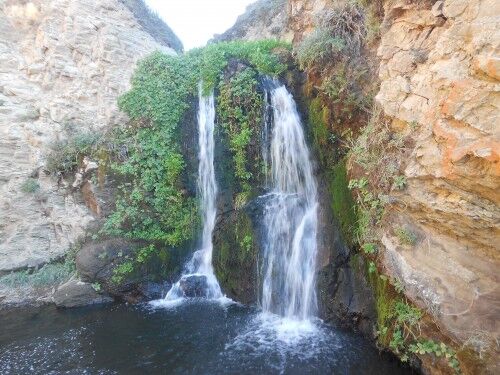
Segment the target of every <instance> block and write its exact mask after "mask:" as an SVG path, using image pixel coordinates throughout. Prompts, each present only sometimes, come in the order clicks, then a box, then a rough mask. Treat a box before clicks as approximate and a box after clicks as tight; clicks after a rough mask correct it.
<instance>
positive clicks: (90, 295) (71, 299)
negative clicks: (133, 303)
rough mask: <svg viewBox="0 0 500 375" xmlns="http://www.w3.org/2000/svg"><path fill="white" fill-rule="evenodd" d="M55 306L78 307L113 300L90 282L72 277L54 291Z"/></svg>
mask: <svg viewBox="0 0 500 375" xmlns="http://www.w3.org/2000/svg"><path fill="white" fill-rule="evenodd" d="M53 299H54V303H55V304H56V306H57V307H78V306H86V305H95V304H100V303H109V302H113V298H111V297H109V296H107V295H104V294H100V293H98V292H97V291H96V290H95V289H94V288H93V287H92V285H91V284H89V283H85V282H82V281H80V280H76V279H72V280H70V281H68V282H67V283H65V284H63V285H61V286H60V287H59V288H58V289H57V290H56V291H55V293H54V296H53Z"/></svg>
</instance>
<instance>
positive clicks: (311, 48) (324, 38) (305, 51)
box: [295, 27, 345, 69]
mask: <svg viewBox="0 0 500 375" xmlns="http://www.w3.org/2000/svg"><path fill="white" fill-rule="evenodd" d="M344 47H345V42H344V40H343V39H341V38H339V37H336V36H333V35H332V33H331V32H330V30H328V29H326V28H322V27H320V28H317V29H315V30H314V31H313V32H312V33H311V34H310V35H309V36H307V37H306V38H305V39H304V40H303V41H302V42H301V43H300V44H298V45H297V47H296V49H295V53H296V55H297V61H298V62H299V66H300V68H301V69H311V68H313V67H314V66H321V65H323V66H324V65H325V64H327V63H328V62H331V61H333V60H336V59H337V58H338V57H339V55H340V53H341V52H342V50H343V49H344Z"/></svg>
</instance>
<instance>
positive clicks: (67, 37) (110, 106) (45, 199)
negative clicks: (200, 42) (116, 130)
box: [0, 0, 174, 273]
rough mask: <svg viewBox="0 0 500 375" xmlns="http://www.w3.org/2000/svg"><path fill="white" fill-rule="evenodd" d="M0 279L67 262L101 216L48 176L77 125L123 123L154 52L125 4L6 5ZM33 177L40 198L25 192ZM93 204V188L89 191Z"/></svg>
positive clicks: (1, 15)
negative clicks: (140, 68)
mask: <svg viewBox="0 0 500 375" xmlns="http://www.w3.org/2000/svg"><path fill="white" fill-rule="evenodd" d="M0 35H1V38H0V273H5V272H9V271H11V270H16V269H22V268H26V267H36V266H39V265H41V264H44V263H46V262H49V261H51V260H53V259H56V258H58V257H61V256H62V255H64V253H65V252H66V250H67V249H68V248H69V247H70V246H71V244H72V243H74V242H75V241H76V239H77V238H78V237H79V236H81V235H82V234H83V233H84V231H85V228H86V227H87V226H88V225H89V224H90V223H91V222H92V221H93V220H94V218H95V216H97V215H98V214H99V212H96V210H97V208H96V207H94V206H95V205H94V206H93V205H91V207H90V208H91V209H93V210H94V212H92V211H91V210H89V208H87V207H86V205H85V204H84V201H83V200H82V198H81V196H80V194H68V192H67V189H65V188H64V186H61V185H60V184H58V182H57V181H56V180H55V179H54V178H53V177H50V176H48V175H46V173H45V172H44V170H43V167H44V163H45V156H46V154H47V152H48V150H49V146H50V144H51V143H53V142H54V141H55V140H58V139H61V138H62V137H64V132H63V129H65V128H66V127H68V125H71V126H73V127H76V128H78V129H80V130H91V129H99V128H102V127H105V126H110V125H115V124H120V123H123V121H125V120H126V119H125V118H124V115H123V114H121V113H120V112H119V111H118V109H117V104H116V99H117V97H118V96H119V95H120V94H121V93H123V92H125V91H126V90H127V89H128V87H129V79H130V76H131V74H132V72H133V70H134V68H135V63H136V61H137V60H138V59H139V58H141V57H143V56H145V55H146V54H148V53H150V52H152V51H153V50H156V49H161V50H163V51H166V52H167V53H174V52H173V50H172V49H170V48H168V47H164V46H162V45H160V44H159V43H157V42H156V41H155V40H154V39H153V38H152V37H151V36H150V35H149V34H148V33H146V32H145V31H144V29H143V28H142V27H141V26H140V25H139V23H138V22H137V20H136V19H135V18H134V16H133V14H132V13H131V12H130V11H129V10H128V8H126V7H125V6H124V5H123V4H122V3H121V2H120V1H118V0H102V1H93V0H33V1H13V0H1V1H0ZM29 176H33V177H35V178H36V180H37V182H38V184H39V185H40V189H39V191H38V192H36V193H35V194H27V193H23V192H22V191H21V186H22V184H23V182H24V181H26V179H27V178H28V177H29ZM86 189H87V195H88V194H89V193H90V187H89V186H87V187H86Z"/></svg>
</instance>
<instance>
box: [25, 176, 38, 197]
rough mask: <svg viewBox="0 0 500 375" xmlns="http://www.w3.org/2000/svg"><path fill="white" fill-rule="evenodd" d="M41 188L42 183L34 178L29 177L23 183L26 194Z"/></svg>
mask: <svg viewBox="0 0 500 375" xmlns="http://www.w3.org/2000/svg"><path fill="white" fill-rule="evenodd" d="M38 190H40V184H39V183H38V181H37V180H35V179H34V178H28V179H26V180H25V181H24V182H23V183H22V184H21V191H22V192H23V193H26V194H30V193H31V194H32V193H36V192H37V191H38Z"/></svg>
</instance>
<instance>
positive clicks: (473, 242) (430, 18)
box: [376, 0, 500, 343]
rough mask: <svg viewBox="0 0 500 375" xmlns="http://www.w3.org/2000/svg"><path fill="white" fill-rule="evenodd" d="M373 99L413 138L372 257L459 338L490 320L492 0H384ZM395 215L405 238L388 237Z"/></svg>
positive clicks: (498, 62) (499, 57)
mask: <svg viewBox="0 0 500 375" xmlns="http://www.w3.org/2000/svg"><path fill="white" fill-rule="evenodd" d="M378 56H379V57H380V59H381V64H380V80H381V88H380V91H379V93H378V95H377V97H376V100H377V101H378V102H379V103H380V104H381V105H382V107H383V109H384V111H385V113H386V114H387V115H389V116H391V117H392V118H393V129H394V130H396V132H398V133H401V134H411V138H412V139H413V140H414V142H415V145H414V147H413V151H412V153H411V155H410V157H409V158H408V160H404V163H405V165H406V168H405V170H404V174H405V176H406V179H407V181H408V187H407V189H405V190H403V191H402V192H401V193H400V194H399V195H398V196H397V197H396V198H397V202H398V203H397V204H396V205H395V206H394V207H393V209H392V210H391V213H390V220H389V222H388V223H387V228H386V234H385V236H384V237H383V243H384V244H385V246H386V251H385V253H384V259H383V263H384V266H385V268H386V270H387V272H388V273H389V274H390V275H393V276H395V277H397V278H398V279H400V280H401V281H402V282H403V283H404V285H405V288H406V293H407V294H408V295H409V297H411V298H412V299H413V300H414V301H416V302H417V303H418V304H420V305H421V306H422V307H425V308H426V309H427V310H428V311H429V312H431V313H432V315H433V316H434V317H435V318H436V320H437V321H438V322H439V324H440V325H441V327H442V328H443V329H444V330H445V331H447V332H448V333H449V334H451V335H452V337H454V338H455V339H457V340H458V341H459V342H461V343H463V342H465V341H466V340H468V339H470V338H471V337H475V336H477V335H478V334H484V333H485V332H487V333H488V334H489V335H491V336H492V337H493V338H496V339H498V337H499V335H500V326H499V325H498V316H499V315H500V288H499V281H500V280H499V273H498V270H499V268H500V243H499V241H498V239H499V238H500V225H499V224H500V208H499V202H500V164H499V160H500V158H499V154H500V143H499V142H500V91H499V90H500V81H499V79H500V3H499V2H498V1H495V0H445V1H420V2H418V1H412V2H410V1H386V3H385V19H384V24H383V31H382V39H381V44H380V47H379V49H378ZM402 225H405V226H407V228H409V230H411V231H413V232H414V233H415V234H416V235H417V241H416V244H415V246H413V247H412V248H409V247H408V246H406V247H405V246H400V245H399V244H398V241H397V240H396V239H395V237H394V236H391V229H392V228H391V227H396V226H402Z"/></svg>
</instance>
